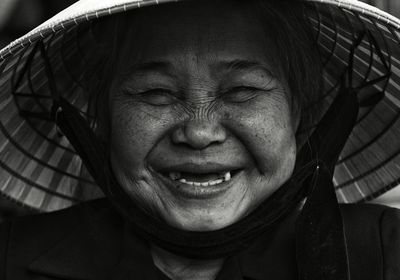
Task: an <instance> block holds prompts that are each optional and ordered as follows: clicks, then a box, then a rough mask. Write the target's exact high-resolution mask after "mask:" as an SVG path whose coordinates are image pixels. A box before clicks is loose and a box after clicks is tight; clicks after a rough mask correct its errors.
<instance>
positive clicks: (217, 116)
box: [109, 2, 297, 231]
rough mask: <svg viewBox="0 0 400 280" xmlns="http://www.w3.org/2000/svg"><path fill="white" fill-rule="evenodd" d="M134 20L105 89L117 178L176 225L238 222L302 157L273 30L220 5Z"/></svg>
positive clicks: (147, 13)
mask: <svg viewBox="0 0 400 280" xmlns="http://www.w3.org/2000/svg"><path fill="white" fill-rule="evenodd" d="M135 16H136V20H135V27H134V28H135V31H134V32H132V33H135V34H134V35H132V34H131V35H126V36H132V37H127V39H126V42H125V44H124V47H123V48H121V49H120V50H119V56H120V57H122V58H123V59H120V60H119V62H118V63H117V70H116V74H115V78H114V81H113V85H112V88H111V93H110V96H109V98H110V115H111V117H110V133H109V135H110V138H111V139H110V153H111V164H112V168H113V170H114V173H115V175H116V178H117V180H118V181H119V183H120V184H121V186H122V187H123V189H124V190H125V191H126V192H127V194H129V195H130V196H131V197H132V198H134V199H135V200H136V201H138V202H140V203H141V204H142V205H143V206H144V207H146V208H147V209H150V211H152V212H153V213H154V214H155V215H157V216H158V217H161V218H162V219H164V220H165V221H167V222H168V223H169V224H170V225H172V226H175V227H178V228H181V229H186V230H196V231H203V230H215V229H220V228H222V227H225V226H227V225H230V224H232V223H234V222H236V221H237V220H239V219H240V218H242V217H243V216H245V215H246V214H247V213H248V212H249V211H251V210H252V209H254V207H256V206H257V205H259V203H260V202H262V201H263V200H265V199H266V198H267V197H269V196H270V195H271V194H272V193H273V192H274V191H275V190H277V189H278V188H279V187H280V186H281V185H282V184H283V183H284V182H285V181H286V180H288V179H289V177H290V176H291V174H292V172H293V168H294V163H295V157H296V140H295V129H296V126H297V119H296V118H294V117H293V116H292V112H291V106H290V104H289V103H290V102H289V100H290V92H289V90H288V87H287V86H286V82H285V79H284V78H283V77H282V75H281V73H280V71H279V70H278V68H279V67H276V65H275V66H274V65H272V63H271V62H270V61H271V60H270V59H269V58H271V57H272V56H273V48H272V46H271V44H270V43H269V42H268V40H267V38H266V36H265V28H262V27H261V25H260V24H259V23H258V22H257V21H256V20H254V19H252V17H251V16H249V15H248V14H246V12H243V11H242V10H241V9H240V8H239V7H235V6H234V5H227V4H224V2H221V3H218V2H215V3H214V2H213V3H211V4H210V3H209V4H207V2H206V3H203V5H201V6H198V5H197V4H194V5H177V6H176V7H170V6H168V5H165V6H160V7H157V9H147V10H143V11H140V10H139V11H138V12H136V15H135ZM149 19H151V20H149ZM127 34H129V33H127Z"/></svg>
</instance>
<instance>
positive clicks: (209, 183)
mask: <svg viewBox="0 0 400 280" xmlns="http://www.w3.org/2000/svg"><path fill="white" fill-rule="evenodd" d="M169 177H170V178H171V179H172V180H174V181H177V180H178V181H179V182H181V183H184V184H188V185H194V186H203V187H207V186H214V185H217V184H221V183H222V182H227V181H229V180H230V179H231V178H232V176H231V172H230V171H228V172H226V173H223V174H221V177H222V178H221V179H217V180H211V181H207V182H192V181H187V180H186V179H185V178H181V173H180V172H170V173H169Z"/></svg>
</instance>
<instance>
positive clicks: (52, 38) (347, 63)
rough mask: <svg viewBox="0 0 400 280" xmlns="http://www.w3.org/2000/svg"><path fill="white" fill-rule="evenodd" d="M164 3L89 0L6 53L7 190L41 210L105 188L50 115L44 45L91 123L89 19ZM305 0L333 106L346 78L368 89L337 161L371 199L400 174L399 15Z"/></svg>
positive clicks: (69, 95)
mask: <svg viewBox="0 0 400 280" xmlns="http://www.w3.org/2000/svg"><path fill="white" fill-rule="evenodd" d="M164 2H173V1H167V0H164V1H161V0H159V1H154V0H148V1H121V0H120V1H111V0H107V1H97V0H84V1H80V2H78V3H76V4H74V5H73V6H71V7H70V8H69V9H67V10H66V11H63V12H62V13H60V14H59V15H57V16H56V17H55V18H54V19H51V20H49V21H47V22H46V23H44V24H43V25H41V26H39V27H38V28H36V29H35V30H33V31H32V32H30V33H28V34H27V35H26V36H24V37H22V38H20V39H18V40H16V41H14V42H13V43H11V44H10V45H9V46H7V47H6V48H4V49H3V50H1V51H0V57H1V58H0V193H1V194H3V195H5V196H6V197H8V198H10V199H12V200H14V201H17V202H19V203H21V204H22V205H25V206H27V207H31V208H34V209H38V210H40V211H53V210H57V209H62V208H65V207H69V206H71V205H73V204H75V203H77V202H80V201H84V200H88V199H92V198H95V197H98V196H101V194H100V193H99V190H98V189H97V187H96V186H95V184H94V183H93V180H92V179H91V178H90V176H88V175H87V172H85V169H84V168H83V166H82V162H81V160H80V158H79V156H78V155H77V154H76V153H75V151H74V149H73V147H71V145H70V144H69V142H68V140H67V139H66V138H65V137H63V136H62V135H60V133H58V131H57V128H56V126H55V124H54V119H52V118H51V114H50V110H51V105H52V96H51V94H50V91H49V86H51V85H49V83H48V78H47V77H48V75H47V74H46V64H45V60H44V59H43V53H46V55H45V56H46V57H47V58H48V62H49V63H50V66H51V68H52V70H53V72H54V78H55V80H56V81H57V84H56V86H57V89H58V91H59V92H62V94H63V96H64V98H66V99H67V100H69V102H70V103H71V104H73V105H74V106H75V107H77V108H79V110H80V111H81V112H82V115H83V116H85V117H86V118H87V120H88V121H89V122H91V121H92V118H91V116H90V114H88V108H89V107H90V106H89V105H88V104H89V100H88V97H87V96H88V94H87V91H88V90H87V87H86V86H85V84H84V83H83V82H82V81H83V80H85V79H87V77H88V76H90V71H91V70H90V68H89V69H88V67H86V66H87V65H91V59H92V57H93V55H91V54H92V49H90V46H93V43H94V42H93V40H94V38H93V37H91V36H90V24H89V23H88V22H90V21H91V20H93V19H96V18H99V17H104V16H108V15H111V14H116V13H120V12H124V11H126V10H130V9H135V8H140V7H143V6H147V5H156V4H161V3H164ZM304 2H305V5H307V11H308V17H309V18H310V22H311V24H312V27H313V31H314V32H315V38H316V40H317V41H318V44H319V48H320V52H321V54H322V57H323V58H324V66H325V67H324V69H325V71H324V80H325V90H326V92H325V95H324V104H325V105H326V106H328V105H329V103H330V102H331V101H332V99H333V98H334V97H335V95H336V93H337V91H338V89H339V86H340V80H341V78H342V77H344V76H349V75H350V76H351V77H352V80H353V86H354V87H358V88H359V101H360V106H361V107H360V113H359V118H358V122H357V125H356V127H355V129H354V130H353V132H352V134H351V136H350V138H349V140H348V141H347V143H346V146H345V148H344V150H343V153H342V155H341V157H340V160H339V162H338V163H337V166H336V169H335V176H334V183H335V187H336V192H337V197H338V200H339V201H340V202H345V203H349V202H361V201H365V200H369V199H372V198H374V197H376V196H378V195H380V194H382V193H384V192H385V191H387V190H389V189H391V188H393V187H395V186H397V185H398V183H399V177H400V141H399V139H400V91H399V88H400V21H399V20H397V19H396V18H394V17H392V16H390V15H388V14H386V13H384V12H382V11H379V10H377V9H376V8H373V7H370V6H368V5H366V4H363V3H358V2H355V1H350V0H347V1H334V0H318V1H316V0H315V1H313V0H308V1H304ZM349 69H350V70H349ZM349 73H351V74H349Z"/></svg>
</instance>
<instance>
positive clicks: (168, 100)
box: [139, 88, 176, 106]
mask: <svg viewBox="0 0 400 280" xmlns="http://www.w3.org/2000/svg"><path fill="white" fill-rule="evenodd" d="M139 95H140V97H141V99H142V100H143V101H144V102H145V103H148V104H150V105H155V106H163V105H170V104H172V103H175V102H176V98H175V96H174V95H173V93H172V91H170V90H168V89H162V88H155V89H150V90H146V91H143V92H140V93H139Z"/></svg>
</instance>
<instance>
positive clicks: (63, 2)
mask: <svg viewBox="0 0 400 280" xmlns="http://www.w3.org/2000/svg"><path fill="white" fill-rule="evenodd" d="M98 1H101V0H98ZM74 2H76V0H0V49H1V48H3V47H5V46H6V45H7V44H8V43H9V42H11V41H12V40H14V39H16V38H18V37H20V36H22V35H24V34H25V33H27V32H28V31H30V30H31V29H32V28H34V27H36V26H37V25H39V24H40V23H42V22H43V21H45V20H46V19H48V18H50V17H52V16H53V15H55V14H56V13H58V12H59V11H61V10H63V9H64V8H66V7H68V6H69V5H71V4H72V3H74ZM364 2H367V3H369V4H371V5H374V6H376V7H378V8H380V9H383V10H386V11H388V12H389V13H391V14H393V15H395V16H397V17H400V0H364ZM378 202H380V203H385V204H389V205H392V206H398V207H400V187H397V188H396V189H395V190H394V191H391V192H389V193H388V194H386V195H384V196H383V197H382V198H380V199H378ZM30 213H33V212H32V210H29V209H26V208H24V207H22V206H20V205H17V204H16V203H14V202H11V201H9V200H8V199H6V198H4V197H2V196H1V194H0V221H1V220H4V219H6V218H10V217H14V216H17V215H26V214H30Z"/></svg>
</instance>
